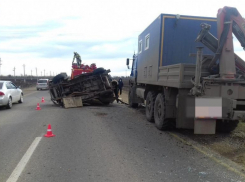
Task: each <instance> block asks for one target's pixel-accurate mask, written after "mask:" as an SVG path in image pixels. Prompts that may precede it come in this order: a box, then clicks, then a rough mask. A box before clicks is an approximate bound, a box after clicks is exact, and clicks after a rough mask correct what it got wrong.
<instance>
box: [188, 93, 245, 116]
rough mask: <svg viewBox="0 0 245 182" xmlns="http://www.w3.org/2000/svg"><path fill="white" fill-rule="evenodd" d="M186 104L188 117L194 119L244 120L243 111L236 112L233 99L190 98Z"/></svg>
mask: <svg viewBox="0 0 245 182" xmlns="http://www.w3.org/2000/svg"><path fill="white" fill-rule="evenodd" d="M188 103H189V104H188V105H187V108H188V110H187V114H188V117H194V118H196V119H225V120H245V110H238V109H237V106H238V104H237V101H236V100H234V99H229V98H222V97H217V98H208V97H198V98H190V100H189V101H188ZM190 103H191V104H190Z"/></svg>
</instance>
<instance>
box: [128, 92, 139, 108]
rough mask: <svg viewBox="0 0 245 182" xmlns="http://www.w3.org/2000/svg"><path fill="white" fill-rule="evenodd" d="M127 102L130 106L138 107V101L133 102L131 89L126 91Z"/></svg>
mask: <svg viewBox="0 0 245 182" xmlns="http://www.w3.org/2000/svg"><path fill="white" fill-rule="evenodd" d="M128 104H129V106H130V107H132V108H136V107H138V103H133V93H132V90H131V89H129V91H128Z"/></svg>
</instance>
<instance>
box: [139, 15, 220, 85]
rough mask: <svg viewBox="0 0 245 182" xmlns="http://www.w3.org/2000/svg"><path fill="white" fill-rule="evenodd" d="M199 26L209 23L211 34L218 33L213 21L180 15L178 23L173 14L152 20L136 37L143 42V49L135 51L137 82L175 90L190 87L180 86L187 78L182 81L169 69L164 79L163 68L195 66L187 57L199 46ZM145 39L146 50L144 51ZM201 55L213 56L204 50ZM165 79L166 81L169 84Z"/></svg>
mask: <svg viewBox="0 0 245 182" xmlns="http://www.w3.org/2000/svg"><path fill="white" fill-rule="evenodd" d="M201 23H208V24H211V26H212V29H211V30H212V33H213V34H214V35H216V34H217V25H216V19H214V18H203V17H192V16H180V19H178V20H177V19H176V16H175V15H167V14H162V15H160V16H159V17H158V18H157V19H156V20H154V21H153V22H152V23H151V24H150V25H149V26H148V27H147V28H146V29H145V30H144V31H143V32H142V33H141V34H140V35H139V38H138V43H140V42H142V50H141V52H138V66H137V73H138V75H137V82H138V83H143V84H152V85H161V86H170V87H171V86H172V87H176V88H182V86H183V88H186V87H189V86H188V85H191V83H190V84H188V83H185V84H182V83H181V81H182V80H184V81H185V80H186V79H185V78H184V79H182V78H181V75H183V73H181V72H180V71H179V72H178V73H177V72H175V73H173V74H171V73H169V71H171V70H168V71H167V72H168V73H167V74H168V75H167V78H166V73H165V72H166V70H164V69H163V66H164V67H165V66H170V65H174V64H179V63H185V64H186V63H187V64H193V65H194V64H195V61H196V58H195V57H190V56H189V54H190V53H196V47H197V46H201V44H200V43H199V42H195V39H196V37H197V35H198V33H199V31H200V24H201ZM147 36H149V48H148V49H145V45H146V37H147ZM139 45H140V44H139ZM203 53H204V54H213V53H212V52H211V51H209V50H208V49H204V52H203ZM194 70H195V67H193V70H191V72H190V73H189V76H188V77H189V78H191V77H192V76H194ZM184 71H185V70H184ZM192 74H193V75H192ZM169 76H170V77H171V78H170V77H169ZM189 78H188V79H189ZM165 80H168V83H166V82H165ZM171 80H172V82H173V83H172V82H171Z"/></svg>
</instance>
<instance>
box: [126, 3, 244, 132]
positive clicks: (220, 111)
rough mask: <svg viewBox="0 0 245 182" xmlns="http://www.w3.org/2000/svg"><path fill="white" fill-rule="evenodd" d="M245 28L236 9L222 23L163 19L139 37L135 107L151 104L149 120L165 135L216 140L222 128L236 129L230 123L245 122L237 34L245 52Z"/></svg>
mask: <svg viewBox="0 0 245 182" xmlns="http://www.w3.org/2000/svg"><path fill="white" fill-rule="evenodd" d="M200 25H201V28H200ZM244 25H245V22H244V19H243V18H242V17H241V15H240V14H239V12H238V11H237V10H236V9H235V8H230V7H224V8H222V9H220V10H219V11H218V16H217V18H209V17H196V16H182V15H181V16H180V15H173V14H161V15H160V16H158V17H157V18H156V19H155V20H154V21H153V22H152V23H151V24H150V25H149V26H148V27H147V28H146V29H145V30H144V31H143V32H142V33H141V34H140V35H139V36H138V53H137V54H134V55H133V58H132V60H133V62H132V66H131V74H130V81H129V85H130V89H129V93H128V100H129V105H130V106H131V107H137V106H138V104H140V103H145V110H146V118H147V120H148V121H150V122H155V125H156V127H157V128H158V129H160V130H168V129H171V128H172V127H176V128H184V129H194V133H195V134H215V131H216V124H217V125H218V124H219V125H223V126H226V130H230V129H232V127H230V128H229V126H230V125H229V123H231V124H233V123H237V121H238V120H244V118H245V79H244V73H245V64H244V61H243V60H242V59H241V58H239V57H238V56H237V55H236V54H234V50H233V44H232V32H233V33H234V34H235V36H236V37H238V40H239V41H240V42H241V45H242V47H244V42H243V41H244V40H245V36H244V35H245V28H244ZM200 30H201V31H200ZM216 37H218V38H216ZM195 40H196V41H195ZM204 45H205V46H207V47H204ZM130 60H131V59H129V58H128V59H127V65H128V68H129V62H130ZM231 126H233V125H231Z"/></svg>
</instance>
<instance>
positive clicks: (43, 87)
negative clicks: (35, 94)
mask: <svg viewBox="0 0 245 182" xmlns="http://www.w3.org/2000/svg"><path fill="white" fill-rule="evenodd" d="M37 89H49V87H48V86H42V85H37Z"/></svg>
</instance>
